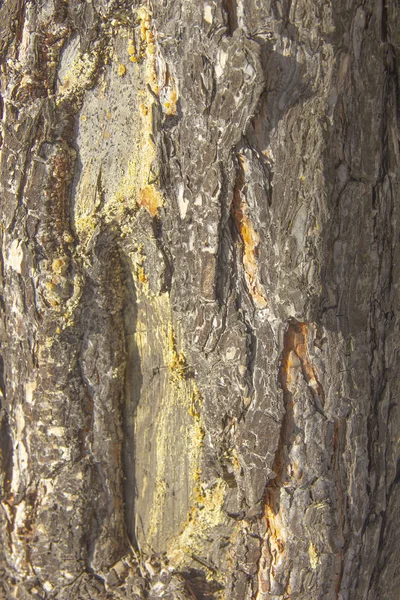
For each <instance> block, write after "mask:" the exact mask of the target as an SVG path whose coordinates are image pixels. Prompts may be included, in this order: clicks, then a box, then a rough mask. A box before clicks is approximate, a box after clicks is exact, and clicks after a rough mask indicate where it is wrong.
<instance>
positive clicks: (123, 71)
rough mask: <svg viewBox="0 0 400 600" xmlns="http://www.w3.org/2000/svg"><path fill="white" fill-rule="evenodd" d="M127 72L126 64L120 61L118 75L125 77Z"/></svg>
mask: <svg viewBox="0 0 400 600" xmlns="http://www.w3.org/2000/svg"><path fill="white" fill-rule="evenodd" d="M125 74H126V66H125V65H123V64H121V63H120V64H119V65H118V75H119V76H120V77H124V76H125Z"/></svg>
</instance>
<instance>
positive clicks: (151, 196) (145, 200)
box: [139, 185, 163, 217]
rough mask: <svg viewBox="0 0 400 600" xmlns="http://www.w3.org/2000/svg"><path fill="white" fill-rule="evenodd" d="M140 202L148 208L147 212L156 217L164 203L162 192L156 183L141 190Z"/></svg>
mask: <svg viewBox="0 0 400 600" xmlns="http://www.w3.org/2000/svg"><path fill="white" fill-rule="evenodd" d="M139 204H140V206H142V207H143V208H145V209H146V210H147V212H148V213H149V214H150V215H151V216H152V217H155V216H156V214H157V212H158V209H159V208H161V207H162V205H163V198H162V196H161V194H160V192H159V191H158V190H157V189H156V188H155V186H154V185H146V187H144V188H142V189H141V190H140V192H139Z"/></svg>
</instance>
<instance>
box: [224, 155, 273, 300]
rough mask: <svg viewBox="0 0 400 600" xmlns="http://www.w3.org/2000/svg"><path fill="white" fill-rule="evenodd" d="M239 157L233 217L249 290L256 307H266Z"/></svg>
mask: <svg viewBox="0 0 400 600" xmlns="http://www.w3.org/2000/svg"><path fill="white" fill-rule="evenodd" d="M239 159H240V165H241V172H240V173H239V174H238V176H237V178H236V183H235V188H234V192H233V209H232V210H233V217H234V220H235V224H236V228H237V230H238V232H239V235H240V238H241V240H242V244H243V266H244V270H245V275H246V283H247V286H248V288H249V292H250V294H251V296H252V298H253V301H254V304H255V305H256V306H257V308H266V307H267V306H268V302H267V299H266V297H265V296H264V293H263V290H262V286H261V283H260V280H259V273H258V264H257V250H258V246H259V244H260V236H259V235H258V233H257V231H256V230H255V229H254V227H253V224H252V222H251V219H250V216H249V207H248V205H247V203H246V199H245V195H244V187H245V182H244V177H243V173H244V172H246V170H247V167H246V165H245V162H244V160H242V159H241V157H239Z"/></svg>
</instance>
